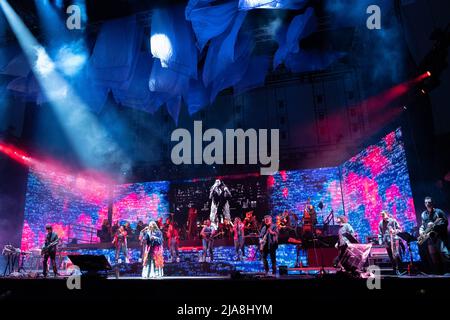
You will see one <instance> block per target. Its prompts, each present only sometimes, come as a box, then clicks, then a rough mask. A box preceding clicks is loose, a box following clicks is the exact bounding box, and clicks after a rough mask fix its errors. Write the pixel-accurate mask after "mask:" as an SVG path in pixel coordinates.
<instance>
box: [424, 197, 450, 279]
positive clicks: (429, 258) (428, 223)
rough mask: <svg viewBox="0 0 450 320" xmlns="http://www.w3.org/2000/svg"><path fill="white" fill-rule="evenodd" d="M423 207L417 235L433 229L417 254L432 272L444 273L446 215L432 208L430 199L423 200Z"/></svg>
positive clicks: (445, 260)
mask: <svg viewBox="0 0 450 320" xmlns="http://www.w3.org/2000/svg"><path fill="white" fill-rule="evenodd" d="M425 207H426V210H425V211H424V212H422V214H421V219H422V224H421V226H420V229H419V234H420V235H424V233H425V232H426V231H427V228H428V227H432V226H433V224H434V227H432V230H433V232H432V233H431V234H430V237H429V238H428V239H427V240H426V241H425V242H424V243H423V244H422V245H421V246H420V247H419V249H420V250H419V252H420V255H421V257H422V260H423V261H425V262H427V263H428V264H429V267H431V270H432V271H433V272H435V273H444V272H445V267H446V266H445V264H448V262H449V253H448V248H447V241H448V231H447V226H448V219H447V215H446V214H445V213H444V211H442V210H441V209H438V208H435V207H434V204H433V200H432V199H431V197H426V198H425ZM438 219H440V220H439V221H438Z"/></svg>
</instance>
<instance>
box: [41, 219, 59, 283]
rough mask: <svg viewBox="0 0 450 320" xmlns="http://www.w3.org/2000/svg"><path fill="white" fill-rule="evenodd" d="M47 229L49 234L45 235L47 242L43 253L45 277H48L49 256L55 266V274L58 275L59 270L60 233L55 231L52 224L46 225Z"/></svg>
mask: <svg viewBox="0 0 450 320" xmlns="http://www.w3.org/2000/svg"><path fill="white" fill-rule="evenodd" d="M45 230H46V231H47V235H46V236H45V244H44V247H43V248H42V253H43V255H44V270H43V274H44V277H47V271H48V265H47V263H48V258H50V262H51V263H52V267H53V274H54V276H55V277H56V276H58V270H57V269H56V246H57V245H58V242H59V239H58V235H57V234H56V233H55V232H53V227H52V226H51V225H49V224H48V225H46V226H45Z"/></svg>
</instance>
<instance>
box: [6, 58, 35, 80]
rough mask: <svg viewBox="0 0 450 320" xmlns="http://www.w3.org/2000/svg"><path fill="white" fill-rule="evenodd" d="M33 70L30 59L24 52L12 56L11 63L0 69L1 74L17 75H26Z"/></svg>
mask: <svg viewBox="0 0 450 320" xmlns="http://www.w3.org/2000/svg"><path fill="white" fill-rule="evenodd" d="M30 71H31V68H30V65H29V64H28V60H27V58H26V57H25V55H24V54H23V53H20V54H18V55H17V56H15V57H14V58H12V59H11V60H10V61H9V63H7V64H6V65H4V66H3V68H2V69H1V70H0V74H4V75H9V76H16V77H26V76H27V75H28V74H29V73H30Z"/></svg>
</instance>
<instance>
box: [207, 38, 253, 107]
mask: <svg viewBox="0 0 450 320" xmlns="http://www.w3.org/2000/svg"><path fill="white" fill-rule="evenodd" d="M252 50H253V42H252V41H251V38H250V37H249V36H248V35H240V36H239V38H238V40H237V41H236V49H235V56H234V57H235V58H234V61H232V62H231V61H230V62H229V63H227V67H226V68H225V69H222V70H221V72H220V73H219V74H218V75H217V77H215V78H214V80H213V82H212V83H211V94H210V102H211V103H212V102H213V101H214V100H215V98H216V96H217V94H218V93H219V92H220V91H222V90H223V89H226V88H228V87H232V86H234V85H235V84H236V83H238V82H239V81H240V80H241V79H242V78H243V76H244V74H245V72H246V71H247V69H248V65H249V63H250V56H251V52H252Z"/></svg>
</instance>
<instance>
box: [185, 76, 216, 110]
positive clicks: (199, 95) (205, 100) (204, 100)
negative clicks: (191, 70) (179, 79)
mask: <svg viewBox="0 0 450 320" xmlns="http://www.w3.org/2000/svg"><path fill="white" fill-rule="evenodd" d="M209 97H210V90H208V89H207V88H205V86H204V85H203V82H202V81H201V80H195V79H191V80H190V82H189V91H188V93H187V94H186V95H185V96H183V99H184V102H185V103H186V105H187V107H188V112H189V114H191V115H192V114H194V113H196V112H198V111H200V110H201V109H203V108H204V107H206V106H207V105H208V104H209Z"/></svg>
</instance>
